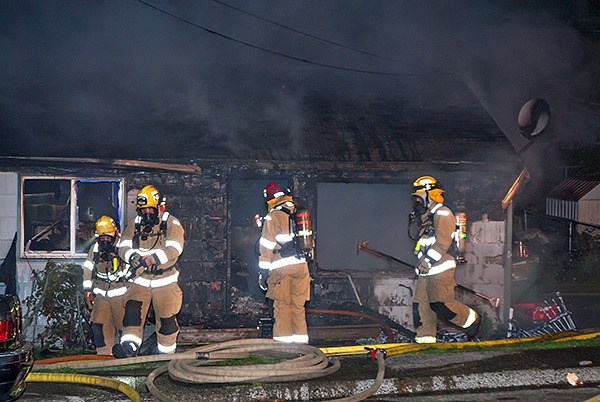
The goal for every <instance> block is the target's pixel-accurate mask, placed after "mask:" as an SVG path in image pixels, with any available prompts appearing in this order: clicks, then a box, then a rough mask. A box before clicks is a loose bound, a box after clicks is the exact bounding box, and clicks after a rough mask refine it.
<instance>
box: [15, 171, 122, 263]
mask: <svg viewBox="0 0 600 402" xmlns="http://www.w3.org/2000/svg"><path fill="white" fill-rule="evenodd" d="M123 187H124V186H123V181H122V180H120V179H83V178H68V177H67V178H45V177H24V178H23V179H22V182H21V200H22V203H21V236H20V238H21V250H22V252H23V254H24V255H26V256H28V257H38V256H39V257H47V256H53V255H57V254H58V255H65V256H75V255H85V254H86V253H87V251H88V250H89V247H90V245H91V244H92V243H93V240H94V230H95V223H96V220H97V219H98V218H100V216H102V215H109V216H111V217H113V218H115V220H116V221H117V222H121V221H122V216H123Z"/></svg>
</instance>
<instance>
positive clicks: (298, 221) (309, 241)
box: [290, 207, 314, 254]
mask: <svg viewBox="0 0 600 402" xmlns="http://www.w3.org/2000/svg"><path fill="white" fill-rule="evenodd" d="M290 217H291V218H292V230H293V232H294V239H295V241H296V244H297V246H298V248H300V249H301V250H302V251H303V252H304V253H309V254H311V253H312V249H313V248H314V241H313V228H312V221H311V218H310V212H309V211H308V209H306V208H302V207H298V208H296V212H295V213H293V214H291V215H290Z"/></svg>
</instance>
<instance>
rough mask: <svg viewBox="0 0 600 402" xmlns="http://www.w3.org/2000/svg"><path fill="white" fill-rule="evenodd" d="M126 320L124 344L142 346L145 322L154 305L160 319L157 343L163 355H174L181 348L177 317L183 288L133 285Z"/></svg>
mask: <svg viewBox="0 0 600 402" xmlns="http://www.w3.org/2000/svg"><path fill="white" fill-rule="evenodd" d="M125 298H126V300H125V317H124V318H123V337H122V338H121V341H122V342H123V341H125V340H129V341H133V342H135V343H136V344H137V345H138V347H139V346H141V344H142V339H143V334H144V323H145V320H146V316H147V315H148V309H149V308H150V304H152V305H153V307H154V315H155V316H156V324H155V326H156V328H155V331H156V340H157V343H158V352H159V353H174V352H175V349H176V347H177V335H179V324H178V323H177V314H178V313H179V310H181V303H182V300H183V297H182V292H181V288H180V287H179V285H178V284H177V282H175V283H171V284H168V285H166V286H161V287H157V288H152V287H146V286H141V285H138V284H136V283H132V284H131V285H130V286H129V289H128V290H127V294H126V295H125Z"/></svg>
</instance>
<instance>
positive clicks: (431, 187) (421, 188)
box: [413, 176, 444, 202]
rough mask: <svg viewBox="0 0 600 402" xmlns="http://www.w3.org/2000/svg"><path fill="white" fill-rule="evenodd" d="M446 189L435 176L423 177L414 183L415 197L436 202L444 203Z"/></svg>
mask: <svg viewBox="0 0 600 402" xmlns="http://www.w3.org/2000/svg"><path fill="white" fill-rule="evenodd" d="M443 194H444V189H443V188H442V186H441V185H440V183H439V182H438V181H437V180H436V179H435V178H434V177H433V176H421V177H419V178H418V179H417V180H415V182H414V183H413V195H417V196H420V197H427V196H429V198H430V199H431V200H432V201H435V202H444V195H443Z"/></svg>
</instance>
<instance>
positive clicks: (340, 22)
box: [0, 0, 597, 163]
mask: <svg viewBox="0 0 600 402" xmlns="http://www.w3.org/2000/svg"><path fill="white" fill-rule="evenodd" d="M150 3H151V4H153V5H155V6H156V7H159V8H161V9H163V10H165V11H166V12H168V13H172V14H174V15H177V16H179V17H180V18H182V19H185V20H187V21H190V22H192V24H189V23H186V22H184V21H182V20H181V19H176V18H173V17H172V16H169V15H167V14H164V13H161V12H159V11H158V10H156V9H153V8H151V7H148V6H146V5H144V4H142V3H140V2H137V1H134V0H131V1H120V0H119V1H117V0H113V1H106V2H102V3H98V2H92V1H89V2H88V1H79V0H77V1H75V0H70V1H61V2H40V1H20V2H18V3H15V2H2V3H1V4H0V13H1V16H2V21H3V22H5V23H3V24H2V26H1V27H0V33H1V38H0V46H1V47H0V50H1V51H2V54H3V55H5V57H3V58H2V60H1V61H0V132H1V135H2V137H3V138H2V139H3V149H2V154H4V155H45V156H73V150H72V148H73V144H77V146H78V147H77V150H78V152H80V153H81V156H98V157H141V158H144V157H146V158H150V157H154V158H159V157H231V156H256V155H259V156H264V157H269V156H277V155H278V154H277V152H279V151H278V150H279V149H280V148H281V147H285V148H286V149H287V150H288V151H289V152H291V154H292V155H294V156H297V157H299V158H303V159H308V158H309V155H307V154H308V153H311V152H313V153H315V152H316V155H317V157H318V156H319V155H327V152H329V151H331V152H335V151H337V150H339V149H340V145H339V142H340V141H345V142H348V144H349V145H348V146H347V147H345V148H343V152H346V153H350V152H355V151H356V150H361V149H364V147H365V144H362V142H361V141H364V140H363V139H361V136H363V135H366V134H367V133H368V132H369V130H368V129H367V128H366V127H365V126H364V125H361V124H365V125H366V124H367V123H365V122H369V124H370V125H373V124H372V123H371V122H370V121H369V118H371V119H382V118H387V119H391V120H396V119H400V118H405V117H406V116H407V114H410V115H411V116H412V119H413V121H415V124H416V126H419V125H420V124H422V122H420V121H419V119H422V120H425V119H428V118H429V116H428V115H427V114H426V113H423V114H422V115H419V114H418V113H415V110H417V111H419V110H423V111H430V112H432V113H433V114H436V113H437V114H440V113H448V110H457V111H459V110H469V109H468V108H475V109H476V108H477V107H478V106H477V102H480V103H481V105H483V107H484V108H485V110H486V111H487V113H489V115H490V116H491V118H492V119H493V123H494V124H496V125H497V127H498V128H500V130H502V132H503V133H504V134H505V135H506V137H507V138H508V139H509V141H510V143H511V144H512V146H513V148H514V149H515V150H517V151H518V150H520V149H521V148H522V147H523V146H524V145H525V144H526V142H527V141H526V140H525V139H524V138H522V137H520V136H519V134H518V130H517V129H516V117H517V114H518V112H519V108H520V106H521V105H522V104H523V103H524V102H525V101H527V100H528V99H530V98H533V97H543V98H544V99H546V101H547V102H548V103H549V104H550V106H551V108H552V112H553V116H552V119H553V121H552V127H551V128H550V129H549V135H548V137H547V138H549V139H548V140H544V141H546V142H548V143H552V144H554V143H556V142H557V140H556V139H554V137H560V138H561V141H591V140H593V132H594V130H590V129H589V124H593V123H590V122H593V121H594V120H593V116H589V114H588V115H586V114H585V113H584V116H586V118H585V119H583V118H582V119H574V118H573V115H574V114H575V113H581V112H582V111H583V112H584V111H585V109H586V108H585V107H584V106H581V105H579V106H575V105H573V104H572V103H570V102H568V101H565V94H568V93H569V86H570V84H569V82H568V80H566V79H565V77H567V78H568V77H571V76H575V74H577V72H578V71H580V70H581V63H582V60H583V58H584V53H583V48H582V46H581V43H580V40H579V38H578V36H577V35H576V33H575V32H574V31H573V30H572V29H571V28H569V27H568V26H567V25H566V24H565V23H564V22H563V21H562V20H561V19H560V18H559V17H560V13H557V10H556V9H555V8H558V7H557V6H554V9H553V8H549V7H550V6H547V7H546V8H544V7H541V6H540V7H537V8H536V7H525V6H523V5H521V4H520V3H518V2H510V1H507V2H497V1H482V2H446V1H425V2H390V1H383V0H374V1H369V2H348V1H327V2H323V1H321V0H307V1H302V2H297V1H266V0H262V1H258V0H257V1H253V2H245V1H237V0H231V1H229V2H228V4H231V5H232V6H234V7H238V8H240V9H243V10H246V11H247V12H249V13H252V14H255V15H257V16H262V17H264V18H266V19H269V20H272V21H276V22H278V23H280V24H283V25H287V26H290V27H293V28H295V29H297V30H298V31H302V32H307V33H310V34H311V35H313V37H309V36H307V35H302V34H300V33H299V32H294V31H292V30H289V29H283V28H282V27H280V26H277V25H275V24H272V23H269V22H268V21H265V20H261V19H259V18H255V17H252V16H250V15H248V14H244V13H243V12H240V11H239V10H234V9H232V8H230V7H226V6H224V5H222V4H219V3H218V2H215V1H211V0H202V1H199V2H196V1H162V0H154V1H151V2H150ZM558 11H560V10H558ZM194 24H196V25H197V26H194ZM201 27H205V28H207V29H209V30H212V31H213V32H217V33H219V35H215V34H213V33H209V32H207V31H206V30H205V29H202V28H201ZM224 36H227V37H229V38H230V39H227V38H225V37H224ZM319 38H324V39H327V40H329V41H330V42H337V43H340V44H346V45H348V46H351V47H353V48H354V49H349V48H345V47H342V46H336V45H333V44H332V43H326V42H325V41H323V40H319ZM242 42H245V43H247V44H253V45H256V46H258V47H262V48H264V49H268V51H265V50H261V49H258V48H256V47H252V46H249V45H247V44H244V43H242ZM356 49H363V50H366V51H368V52H369V53H372V55H368V54H365V53H361V52H359V51H357V50H356ZM275 53H279V54H275ZM282 54H283V55H291V56H293V57H295V58H297V59H300V60H293V59H292V58H290V57H284V56H282ZM373 55H377V56H378V57H375V56H373ZM302 60H304V61H302ZM326 66H329V67H326ZM356 70H360V71H363V72H357V71H356ZM365 71H367V72H370V73H367V72H365ZM390 74H391V75H390ZM394 74H395V75H394ZM584 87H585V86H582V85H581V84H579V86H578V88H584ZM466 88H468V90H470V91H471V92H472V94H468V93H467V94H466V95H465V89H466ZM467 92H468V91H467ZM382 105H384V106H385V107H387V108H388V109H387V110H386V113H387V114H382V113H379V114H377V113H378V111H380V110H381V109H382ZM390 105H391V106H390ZM465 108H467V109H465ZM340 110H342V111H347V112H352V113H353V115H352V116H348V121H341V122H340V121H338V120H336V119H339V117H337V118H336V117H332V116H335V114H336V113H337V112H338V111H340ZM464 113H469V112H468V111H467V112H464ZM361 116H362V117H361ZM369 116H375V117H369ZM473 118H474V119H475V118H481V116H477V113H475V114H474V116H473ZM361 119H362V120H361ZM596 120H597V119H596ZM361 121H362V122H363V123H361ZM328 124H329V125H331V124H333V126H332V127H328V126H327V125H328ZM427 124H429V123H427ZM596 124H597V123H596ZM336 128H338V129H339V130H340V131H342V132H346V130H348V131H351V130H354V132H350V133H345V134H344V135H343V138H342V139H340V138H333V134H332V133H330V132H328V131H331V130H335V129H336ZM392 128H394V127H392ZM395 129H396V130H397V131H398V132H400V130H406V128H405V127H395ZM596 129H597V126H596ZM596 129H595V132H597V130H596ZM458 130H460V128H458ZM313 132H316V133H317V138H315V137H314V136H310V135H309V134H307V133H313ZM584 134H585V135H584ZM328 135H329V136H330V137H328ZM379 135H385V134H382V133H379ZM481 135H485V133H484V134H481ZM328 138H329V139H328ZM321 139H324V140H325V141H323V143H320V141H321ZM382 141H383V142H386V143H388V144H389V143H393V142H394V141H393V138H386V139H384V140H382ZM366 145H367V146H368V144H366ZM386 146H387V147H388V148H389V149H384V148H382V147H380V148H379V149H378V151H377V152H376V153H375V154H372V155H370V156H368V155H364V156H361V158H362V157H364V158H368V157H373V158H383V159H385V158H389V157H390V155H385V154H386V153H390V154H393V152H398V153H399V154H401V155H403V156H406V155H408V156H409V159H410V158H414V157H415V156H416V157H418V156H420V155H418V153H417V154H415V152H409V151H407V150H399V149H396V148H394V146H393V145H386ZM536 149H537V148H536V147H531V148H530V150H528V152H527V153H526V154H524V155H523V157H524V158H525V159H527V158H530V159H532V160H533V159H536V158H533V157H530V155H532V154H533V152H534V151H535V150H536ZM317 151H319V152H320V153H319V152H317ZM479 152H481V150H480V151H479ZM535 152H537V151H535ZM382 155H383V156H382ZM536 156H539V155H536ZM490 157H494V156H493V155H490ZM342 158H343V156H342ZM528 163H533V162H528Z"/></svg>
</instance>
